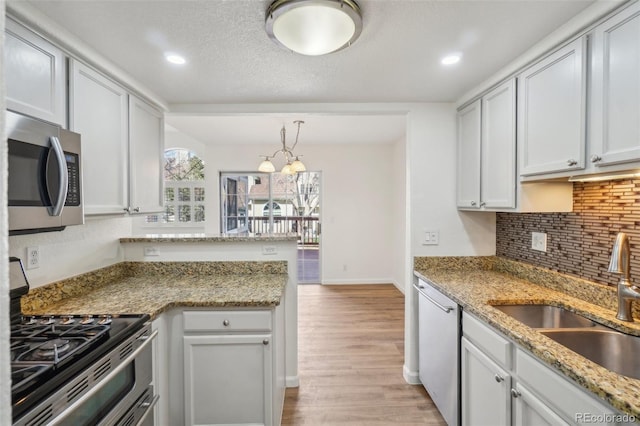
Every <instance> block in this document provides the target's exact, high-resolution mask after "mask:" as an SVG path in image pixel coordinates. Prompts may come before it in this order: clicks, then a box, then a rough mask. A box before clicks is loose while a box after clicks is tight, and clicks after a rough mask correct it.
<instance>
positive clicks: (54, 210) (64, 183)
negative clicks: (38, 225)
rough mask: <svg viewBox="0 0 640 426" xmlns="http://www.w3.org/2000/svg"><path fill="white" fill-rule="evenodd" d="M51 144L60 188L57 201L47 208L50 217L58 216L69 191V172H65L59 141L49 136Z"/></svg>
mask: <svg viewBox="0 0 640 426" xmlns="http://www.w3.org/2000/svg"><path fill="white" fill-rule="evenodd" d="M49 141H50V142H51V148H53V152H54V154H55V155H56V161H57V163H58V181H59V182H60V188H58V199H57V200H56V202H55V204H54V205H53V206H50V207H49V209H48V210H49V215H50V216H60V214H61V213H62V209H63V208H64V202H65V201H66V200H67V191H68V189H69V172H68V171H67V160H66V159H65V156H64V151H63V150H62V145H60V140H59V139H58V138H57V137H55V136H51V137H50V138H49ZM47 190H48V188H47Z"/></svg>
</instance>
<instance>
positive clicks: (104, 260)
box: [9, 216, 131, 288]
mask: <svg viewBox="0 0 640 426" xmlns="http://www.w3.org/2000/svg"><path fill="white" fill-rule="evenodd" d="M130 235H131V218H129V217H122V216H118V217H108V216H107V217H86V218H85V224H84V225H77V226H68V227H67V228H66V229H65V230H64V231H60V232H45V233H41V234H31V235H15V236H11V237H9V255H11V256H16V257H19V258H21V259H25V256H26V249H27V247H33V246H37V247H39V248H40V267H39V268H37V269H27V270H26V274H27V279H28V280H29V285H30V286H31V287H32V288H35V287H40V286H42V285H45V284H48V283H51V282H54V281H57V280H60V279H63V278H69V277H72V276H75V275H78V274H82V273H85V272H89V271H92V270H95V269H98V268H102V267H105V266H109V265H112V264H114V263H118V262H121V261H122V260H123V251H122V247H121V246H120V242H119V240H118V239H119V238H121V237H128V236H130Z"/></svg>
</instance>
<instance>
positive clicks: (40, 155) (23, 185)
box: [6, 111, 84, 235]
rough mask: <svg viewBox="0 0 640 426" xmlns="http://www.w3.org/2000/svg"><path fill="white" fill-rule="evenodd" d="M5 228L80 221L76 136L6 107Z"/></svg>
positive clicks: (58, 226) (20, 230) (56, 226)
mask: <svg viewBox="0 0 640 426" xmlns="http://www.w3.org/2000/svg"><path fill="white" fill-rule="evenodd" d="M6 128H7V145H8V147H9V156H8V164H9V180H8V191H7V198H8V206H9V209H8V210H9V233H10V235H12V234H24V233H34V232H42V231H45V230H46V231H51V230H62V229H64V227H65V226H68V225H80V224H82V223H84V209H83V206H82V190H81V181H82V173H81V167H80V166H81V164H80V163H81V161H82V159H81V150H80V145H81V142H80V135H79V134H77V133H73V132H69V131H67V130H65V129H62V128H60V127H59V126H56V125H53V124H50V123H46V122H44V121H40V120H37V119H35V118H31V117H27V116H25V115H21V114H17V113H15V112H12V111H6Z"/></svg>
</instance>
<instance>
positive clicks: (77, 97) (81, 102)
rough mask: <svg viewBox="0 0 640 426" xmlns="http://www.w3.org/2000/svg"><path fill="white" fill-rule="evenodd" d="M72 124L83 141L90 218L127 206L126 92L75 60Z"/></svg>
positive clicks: (122, 211)
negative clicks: (93, 215)
mask: <svg viewBox="0 0 640 426" xmlns="http://www.w3.org/2000/svg"><path fill="white" fill-rule="evenodd" d="M70 63H71V78H70V97H71V102H70V117H71V119H70V125H71V130H73V131H74V132H78V133H80V135H81V138H82V169H83V173H84V174H83V183H84V191H83V192H84V201H85V205H84V212H85V214H113V213H124V212H125V210H126V209H127V207H128V205H129V204H128V199H129V194H128V184H129V182H128V172H129V170H128V164H129V158H128V132H129V130H128V129H129V127H128V97H127V92H126V91H125V89H124V88H122V87H120V86H118V85H117V84H115V83H114V82H113V81H111V80H109V79H107V78H106V77H104V76H102V75H101V74H99V73H97V72H96V71H94V70H92V69H91V68H89V67H87V66H85V65H83V64H81V63H79V62H77V61H71V62H70Z"/></svg>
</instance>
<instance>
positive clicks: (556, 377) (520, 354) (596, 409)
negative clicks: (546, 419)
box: [516, 349, 615, 423]
mask: <svg viewBox="0 0 640 426" xmlns="http://www.w3.org/2000/svg"><path fill="white" fill-rule="evenodd" d="M516 374H517V376H518V379H519V380H521V381H522V382H523V383H525V384H527V385H528V386H529V388H530V389H531V390H532V391H533V392H535V393H536V394H537V395H538V396H539V397H542V398H543V399H544V401H545V404H547V405H550V406H552V407H553V411H555V412H556V413H559V414H561V415H562V416H563V417H564V418H565V419H567V420H569V421H578V423H580V421H579V417H577V416H580V415H581V414H585V413H590V414H596V413H597V414H599V415H607V414H615V412H614V411H613V410H612V409H611V408H609V407H607V406H606V405H603V404H601V403H600V402H599V401H597V400H596V399H595V398H593V397H592V396H590V395H587V394H586V393H585V392H584V391H582V390H581V389H580V388H578V387H577V386H575V385H573V384H572V383H571V382H569V380H567V379H565V378H564V377H563V376H561V375H560V374H559V373H556V372H555V371H554V370H552V369H551V368H549V367H547V366H546V365H544V364H542V363H541V362H540V361H538V360H536V359H535V358H533V357H532V356H531V355H529V354H527V353H525V352H524V351H522V350H520V349H518V350H517V351H516Z"/></svg>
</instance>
